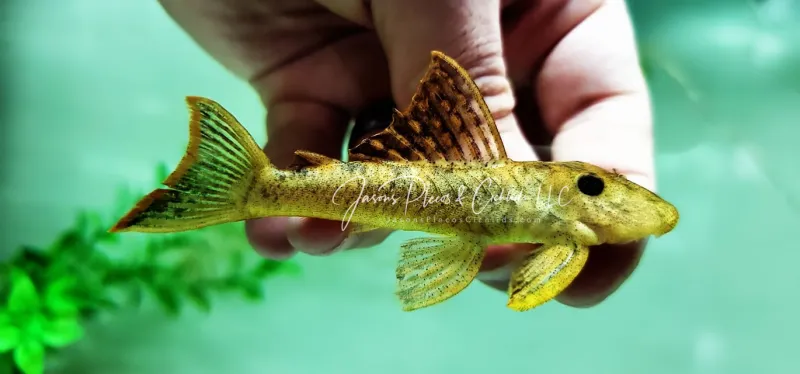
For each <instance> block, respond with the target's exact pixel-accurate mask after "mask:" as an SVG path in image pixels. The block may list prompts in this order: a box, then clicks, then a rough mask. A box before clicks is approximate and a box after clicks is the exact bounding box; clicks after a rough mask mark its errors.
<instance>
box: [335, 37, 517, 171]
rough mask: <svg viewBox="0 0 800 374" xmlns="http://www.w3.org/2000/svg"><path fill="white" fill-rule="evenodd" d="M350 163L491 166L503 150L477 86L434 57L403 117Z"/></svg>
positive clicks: (352, 156) (446, 60)
mask: <svg viewBox="0 0 800 374" xmlns="http://www.w3.org/2000/svg"><path fill="white" fill-rule="evenodd" d="M349 157H350V160H352V161H377V162H380V161H384V160H389V161H423V160H425V161H433V162H437V161H481V162H486V161H491V160H495V159H505V158H507V156H506V151H505V148H504V147H503V142H502V140H501V139H500V134H499V132H498V131H497V126H496V125H495V122H494V118H493V117H492V114H491V112H489V108H488V107H487V106H486V103H485V102H484V100H483V96H482V95H481V94H480V91H479V90H478V87H477V86H476V85H475V82H473V81H472V78H470V76H469V74H468V73H467V71H466V70H464V69H463V68H462V67H461V66H459V65H458V63H457V62H456V61H455V60H453V59H451V58H450V57H447V56H446V55H444V54H443V53H441V52H437V51H434V52H432V56H431V62H430V64H429V65H428V70H427V72H426V74H425V76H424V77H423V78H422V80H421V81H420V83H419V86H417V92H416V93H415V94H414V97H413V98H412V100H411V104H410V105H409V107H408V109H406V111H404V112H400V111H397V110H395V113H394V116H393V118H392V122H391V124H390V125H389V127H388V128H386V129H385V130H383V131H381V132H379V133H377V134H375V135H373V136H371V137H369V138H366V139H364V140H363V141H361V143H359V144H358V145H356V146H355V147H353V148H352V149H351V150H350V156H349Z"/></svg>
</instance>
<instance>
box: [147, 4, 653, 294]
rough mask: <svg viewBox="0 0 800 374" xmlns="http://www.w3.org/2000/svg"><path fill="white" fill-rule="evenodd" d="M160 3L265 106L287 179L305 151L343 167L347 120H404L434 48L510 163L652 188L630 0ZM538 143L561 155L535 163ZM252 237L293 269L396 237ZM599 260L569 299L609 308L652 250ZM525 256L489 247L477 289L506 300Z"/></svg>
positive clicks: (268, 228) (272, 148) (329, 228)
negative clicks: (491, 124)
mask: <svg viewBox="0 0 800 374" xmlns="http://www.w3.org/2000/svg"><path fill="white" fill-rule="evenodd" d="M161 3H162V5H163V6H164V8H165V9H166V10H167V12H168V13H169V14H170V15H171V16H172V17H173V18H174V19H175V20H176V22H178V24H180V25H181V26H182V27H183V28H184V29H185V30H186V31H187V32H188V33H189V34H190V35H191V36H192V37H193V38H194V39H195V40H196V41H197V42H198V43H199V44H200V46H201V47H203V48H204V49H205V50H206V51H207V52H209V53H210V54H211V55H212V56H214V57H215V58H216V59H217V60H218V61H220V62H221V63H222V64H223V65H224V66H226V67H227V68H228V69H230V70H231V71H233V72H234V73H235V74H237V75H238V76H240V77H241V78H243V79H247V80H248V81H249V82H250V83H251V84H252V85H253V87H254V88H255V89H256V90H257V91H258V93H259V94H260V95H261V98H262V101H263V103H264V105H265V106H266V108H267V123H268V124H269V126H268V128H267V131H268V142H267V145H266V147H265V152H266V153H267V155H268V156H269V157H270V159H271V160H272V161H273V163H275V164H276V165H277V166H279V167H283V166H288V165H289V163H291V161H292V160H293V152H294V151H295V150H298V149H305V150H310V151H314V152H317V153H321V154H325V155H327V156H330V157H336V158H338V157H339V156H340V151H341V146H342V142H343V141H344V138H345V131H346V129H347V124H348V122H349V121H350V120H351V119H352V118H353V117H355V116H356V115H358V114H359V113H362V112H364V110H365V109H366V108H368V107H370V105H372V104H373V103H375V102H379V101H381V100H384V99H386V98H387V97H391V98H393V100H394V102H395V103H396V104H397V106H398V107H399V108H405V107H406V106H407V105H408V103H409V101H410V99H411V96H412V95H413V93H414V91H415V89H416V85H417V83H418V81H419V78H420V77H421V76H422V74H423V73H424V69H425V68H426V67H427V64H428V62H429V59H430V51H431V50H440V51H442V52H444V53H445V54H447V55H449V56H451V57H453V58H455V59H456V60H457V61H458V62H459V63H460V64H461V65H462V66H463V67H464V68H465V69H467V71H468V72H469V73H470V75H471V76H472V77H473V78H474V80H475V82H476V84H477V85H478V87H479V89H480V90H481V92H482V93H483V95H484V98H485V100H486V102H487V105H488V106H489V108H490V110H491V111H492V113H493V115H494V117H495V120H496V123H497V126H498V130H499V132H500V134H501V137H502V138H503V142H504V144H505V147H506V150H507V153H508V155H509V157H511V158H512V159H514V160H518V161H523V160H537V159H540V158H542V157H545V158H549V157H551V156H552V159H554V160H581V161H586V162H590V163H593V164H596V165H598V166H602V167H605V168H608V169H612V168H614V169H616V170H617V171H618V172H620V173H623V174H625V175H626V176H628V177H629V178H630V179H632V180H634V181H636V182H637V183H639V184H641V185H643V186H645V187H648V188H651V189H652V188H653V187H654V176H653V173H654V171H653V169H654V167H653V150H652V130H651V128H652V123H651V122H652V120H651V112H650V103H649V97H648V94H647V89H646V85H645V81H644V78H643V76H642V73H641V70H640V68H639V64H638V56H637V52H636V46H635V41H634V38H633V31H632V26H631V22H630V19H629V17H628V14H627V11H626V8H625V3H624V1H623V0H607V1H602V0H572V1H570V0H541V1H528V0H516V1H513V0H512V1H500V0H437V1H430V0H372V1H363V0H318V1H312V0H293V1H280V0H230V1H226V2H219V1H214V0H161ZM515 97H516V100H518V103H517V105H515ZM531 143H533V144H552V147H551V148H550V152H545V153H546V154H545V155H537V153H536V152H535V151H534V149H533V147H531V145H530V144H531ZM247 234H248V237H249V239H250V241H251V243H252V244H253V245H254V247H256V248H257V250H259V252H261V253H262V254H263V255H265V256H268V257H272V258H285V257H288V256H291V255H292V254H293V253H294V252H295V251H297V250H302V251H304V252H307V253H310V254H318V255H323V254H330V253H333V252H335V251H337V250H343V249H348V248H361V247H368V246H371V245H375V244H378V243H380V242H381V241H382V240H383V239H385V237H386V235H388V232H387V231H373V232H369V233H366V234H362V235H348V233H347V232H342V231H341V228H340V222H333V221H324V220H318V219H307V218H286V217H273V218H263V219H258V220H253V221H250V222H248V223H247ZM601 247H602V248H601ZM601 247H598V248H592V250H591V251H590V256H589V261H588V263H587V265H586V267H585V268H584V270H583V271H582V272H581V274H580V275H579V276H578V278H577V279H576V280H575V281H574V282H573V284H572V285H571V286H570V287H569V288H567V290H565V291H564V292H563V293H562V294H561V295H560V296H559V297H558V298H557V300H559V301H560V302H562V303H565V304H568V305H572V306H590V305H594V304H596V303H598V302H600V301H602V300H603V299H605V298H606V297H607V296H608V295H610V294H611V293H612V292H613V291H614V290H616V289H617V287H619V285H620V284H621V283H622V282H623V281H624V280H625V279H626V278H627V277H628V276H629V275H630V273H631V272H632V271H633V269H634V268H635V266H636V264H638V261H639V258H640V257H641V255H642V250H643V247H644V243H643V242H642V243H635V244H632V245H626V246H601ZM525 252H526V251H525V249H524V248H522V247H521V245H504V246H494V247H491V248H488V249H487V255H486V259H485V260H484V264H483V267H482V274H481V275H480V276H479V279H480V280H482V281H484V282H485V283H486V284H488V285H490V286H492V287H495V288H498V289H501V290H505V289H506V287H507V284H508V277H509V272H510V269H511V267H513V265H514V264H515V263H516V262H517V261H518V260H519V257H520V254H523V253H525Z"/></svg>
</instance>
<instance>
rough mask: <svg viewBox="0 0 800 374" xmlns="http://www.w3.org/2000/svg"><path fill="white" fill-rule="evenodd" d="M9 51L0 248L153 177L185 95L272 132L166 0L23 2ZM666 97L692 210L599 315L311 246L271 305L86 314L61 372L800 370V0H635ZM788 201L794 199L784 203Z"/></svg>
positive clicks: (7, 33)
mask: <svg viewBox="0 0 800 374" xmlns="http://www.w3.org/2000/svg"><path fill="white" fill-rule="evenodd" d="M4 3H5V4H3V5H4V6H5V8H6V10H4V11H3V12H4V13H5V15H2V16H0V17H3V24H2V28H3V30H2V33H1V34H0V41H2V44H0V51H1V52H2V55H3V56H2V60H3V62H4V63H5V67H4V71H3V76H2V79H3V80H2V84H3V88H4V95H5V98H4V99H5V100H6V104H5V107H4V108H3V109H2V110H3V113H2V115H3V122H4V123H3V126H2V159H3V169H2V186H1V187H0V188H2V189H1V190H0V192H1V193H2V194H0V204H2V205H0V209H1V210H2V211H3V213H4V214H3V216H4V218H3V221H2V227H0V232H1V233H2V238H0V239H1V240H2V248H3V250H2V253H3V256H7V255H9V254H10V253H11V251H12V250H13V249H14V248H16V247H18V246H19V245H21V244H34V245H43V244H46V243H48V242H50V241H51V240H52V239H53V236H54V235H55V234H56V233H57V232H58V231H59V230H60V229H61V228H62V227H65V226H67V225H69V223H70V222H71V221H72V219H73V216H74V212H75V211H76V210H77V209H79V208H84V207H89V208H97V209H104V207H106V206H108V205H109V204H111V203H112V202H113V199H114V193H115V191H116V188H117V187H118V186H119V185H120V184H123V183H132V184H134V185H137V186H141V187H142V188H148V187H150V185H151V182H152V181H151V178H152V175H153V169H154V167H155V165H156V164H157V163H158V162H160V161H165V162H167V163H168V164H169V165H170V166H174V165H175V164H176V163H177V161H178V160H179V159H180V156H181V154H182V152H183V150H184V148H183V147H184V145H185V142H186V139H187V133H186V130H187V128H186V121H187V117H186V116H187V115H186V111H185V107H184V104H183V97H184V96H186V95H202V96H208V97H212V98H214V99H215V100H217V101H219V102H221V103H222V104H223V105H225V106H226V107H227V108H228V109H229V110H230V111H231V112H233V113H235V114H236V116H237V117H238V118H239V119H240V120H241V121H242V122H243V123H244V124H246V126H247V127H248V128H249V130H250V131H252V133H253V135H254V136H255V137H256V138H257V139H264V136H265V135H264V127H263V125H262V123H263V119H264V111H263V109H262V107H261V104H260V102H259V100H258V98H257V97H256V95H255V94H254V93H253V92H252V91H251V90H250V88H249V87H248V86H247V85H246V84H245V83H244V82H241V81H238V80H237V79H235V78H234V77H233V76H232V75H231V74H229V73H228V72H227V71H225V70H224V69H223V68H222V67H221V66H220V65H218V64H217V63H216V62H214V61H213V60H212V59H211V58H210V57H208V56H207V55H206V54H204V53H203V52H202V51H201V50H200V49H199V48H198V47H197V46H196V45H195V44H194V43H193V42H192V41H191V40H190V39H189V38H188V37H187V36H186V35H185V34H184V33H183V32H182V30H180V29H179V28H178V27H177V26H176V25H175V24H174V23H173V22H172V20H171V19H169V18H168V17H167V16H166V14H165V13H164V12H163V11H162V9H161V8H160V7H159V6H158V5H157V4H156V3H155V2H145V1H133V0H126V1H122V0H117V1H90V0H60V1H58V2H54V1H45V0H10V2H4ZM629 5H630V8H631V11H632V13H633V16H634V21H635V24H636V27H637V34H638V39H639V43H640V48H641V55H642V59H643V64H644V66H645V68H646V71H647V74H648V80H649V81H650V87H651V91H652V94H653V101H654V103H655V111H656V140H657V147H658V153H657V166H658V181H659V191H660V192H661V194H662V195H663V196H664V197H665V198H666V199H667V200H669V201H671V202H673V203H674V204H675V205H676V206H677V207H678V208H679V210H680V212H681V216H682V217H681V218H682V220H681V223H680V225H679V226H678V228H677V229H676V230H675V231H674V232H673V233H671V234H670V235H667V236H665V237H663V238H660V239H657V240H653V241H651V244H650V246H649V247H648V250H647V252H646V254H645V256H644V259H643V260H642V263H641V265H640V267H639V268H638V270H637V271H636V272H635V273H634V275H633V276H632V277H631V278H630V279H629V281H628V282H627V283H626V284H625V285H623V287H622V288H621V289H620V290H619V291H618V292H617V293H616V294H614V295H613V296H612V297H610V298H609V299H608V300H607V301H606V302H604V303H602V304H601V305H599V306H597V307H595V308H591V309H585V310H578V309H571V308H568V307H565V306H562V305H560V304H557V303H551V304H547V305H545V306H543V307H541V308H540V309H537V310H536V311H534V312H530V313H522V314H519V313H512V312H510V311H508V310H507V309H506V308H505V296H504V295H503V294H502V293H499V292H496V291H493V290H490V289H489V288H488V287H486V286H484V285H482V284H478V283H475V284H474V285H472V286H471V287H469V288H468V289H467V290H466V291H465V292H464V293H463V294H461V295H460V296H458V297H457V298H454V299H452V300H451V301H448V302H447V303H444V304H441V305H439V306H436V307H434V308H429V309H425V310H421V311H418V312H415V313H410V314H409V313H403V312H401V311H400V310H399V307H398V305H397V303H396V301H395V299H394V296H393V287H394V279H393V278H394V270H393V269H394V264H395V256H396V248H397V244H398V243H399V242H400V241H402V240H403V239H405V238H407V235H395V236H393V237H392V238H391V239H390V240H389V241H387V242H386V243H385V244H383V245H381V246H380V247H379V248H373V249H369V250H363V251H355V252H350V253H345V254H340V255H337V256H333V257H330V258H312V257H306V256H301V257H300V258H299V263H300V265H301V266H302V267H303V269H304V270H303V275H302V276H301V277H300V278H281V279H276V280H274V281H271V282H269V283H267V284H266V285H265V287H266V288H267V291H266V292H267V300H266V301H265V302H263V303H261V304H250V303H247V302H245V301H242V300H239V299H237V298H230V299H222V300H219V301H218V302H217V303H216V306H215V309H214V312H213V313H212V314H211V315H208V316H205V315H202V314H200V313H198V312H193V311H191V310H190V311H189V312H188V313H187V314H186V316H185V317H183V318H181V319H180V320H178V321H172V320H170V319H168V318H166V317H164V316H163V315H162V314H161V313H160V312H158V311H157V310H152V311H151V310H149V309H145V310H136V311H134V310H131V311H126V312H123V313H121V314H119V315H115V316H113V318H105V319H102V320H100V321H98V322H95V323H94V324H93V325H92V326H90V329H89V333H88V336H87V338H86V339H85V340H83V341H81V342H80V343H78V344H77V345H75V346H73V347H71V348H69V349H67V350H66V351H64V352H63V353H62V354H61V355H59V357H58V360H59V364H58V368H57V369H54V370H55V371H54V372H59V373H81V374H100V373H102V374H106V373H114V374H127V373H196V374H203V373H219V372H221V371H230V372H234V373H237V374H250V373H282V374H283V373H285V374H289V373H291V374H306V373H359V372H386V373H488V372H518V373H544V372H548V373H552V372H558V373H648V374H651V373H652V374H656V373H670V374H672V373H748V374H749V373H795V372H798V371H797V370H798V368H797V367H798V366H800V365H798V364H800V356H798V354H797V348H798V347H800V342H798V338H797V337H798V336H800V323H799V322H798V316H800V302H798V298H797V295H798V289H799V288H800V276H798V274H797V271H798V270H797V264H798V263H800V247H798V244H797V241H796V240H795V238H796V236H797V233H798V229H800V225H799V224H800V217H799V214H798V212H800V204H798V198H799V197H800V166H798V162H800V152H798V149H797V148H798V145H797V144H796V143H797V141H796V139H797V138H798V136H800V4H798V2H797V1H792V0H768V1H760V2H757V1H735V0H725V1H674V0H673V1H666V0H659V1H655V0H636V1H629ZM792 204H794V205H792Z"/></svg>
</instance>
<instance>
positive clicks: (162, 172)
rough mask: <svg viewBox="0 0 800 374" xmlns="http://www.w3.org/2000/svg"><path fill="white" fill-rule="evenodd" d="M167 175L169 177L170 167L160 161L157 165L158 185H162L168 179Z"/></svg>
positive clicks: (156, 180) (156, 176)
mask: <svg viewBox="0 0 800 374" xmlns="http://www.w3.org/2000/svg"><path fill="white" fill-rule="evenodd" d="M167 177H169V167H167V164H166V163H163V162H160V163H159V164H158V166H156V173H155V178H156V179H155V182H156V186H161V183H162V182H164V181H165V180H167Z"/></svg>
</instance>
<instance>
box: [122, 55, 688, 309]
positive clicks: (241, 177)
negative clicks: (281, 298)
mask: <svg viewBox="0 0 800 374" xmlns="http://www.w3.org/2000/svg"><path fill="white" fill-rule="evenodd" d="M186 103H187V106H188V109H189V114H190V120H189V144H188V146H187V150H186V152H185V154H184V156H183V158H182V159H181V160H180V162H179V163H178V165H177V167H176V168H175V169H174V170H173V171H172V173H171V174H170V175H169V176H168V177H167V178H166V179H165V180H164V181H163V184H164V185H165V186H166V188H159V189H156V190H154V191H152V192H151V193H149V194H148V195H146V196H144V197H143V198H142V199H141V200H140V201H138V202H137V203H136V205H135V206H134V207H133V208H131V210H130V211H129V212H128V213H127V214H125V215H124V216H123V217H122V218H120V219H119V221H118V222H117V223H116V224H115V225H114V226H113V227H112V228H111V229H110V230H109V231H110V232H142V233H171V232H180V231H186V230H194V229H199V228H202V227H206V226H210V225H218V224H224V223H229V222H235V221H242V220H249V219H254V218H259V217H275V216H297V217H312V218H320V219H327V220H341V222H342V229H343V230H348V229H349V230H350V234H352V233H359V232H366V231H371V230H377V229H392V230H396V231H411V232H420V233H422V234H425V235H422V236H420V237H415V238H413V239H409V240H407V241H406V242H404V243H403V244H402V245H401V246H400V249H399V252H400V253H399V259H398V263H397V268H396V271H395V276H396V280H397V281H396V290H395V294H396V296H397V299H398V300H399V302H400V304H401V307H402V310H404V311H413V310H418V309H422V308H426V307H429V306H432V305H436V304H439V303H441V302H444V301H445V300H448V299H450V298H452V297H454V296H456V295H457V294H459V293H460V292H461V291H463V290H464V289H465V288H466V287H467V286H469V285H470V284H471V283H472V281H473V280H474V279H475V278H476V276H477V274H478V271H479V269H480V266H481V263H482V261H483V258H484V255H485V249H486V247H487V246H489V245H493V244H506V243H533V244H538V246H536V249H535V250H532V251H531V253H529V254H528V255H527V257H526V258H525V259H524V261H522V262H521V263H520V264H519V266H518V267H517V268H516V269H514V270H513V271H512V274H511V279H510V282H509V287H508V301H507V307H508V308H509V309H511V310H513V311H519V312H522V311H527V310H531V309H533V308H536V307H538V306H540V305H542V304H544V303H546V302H548V301H549V300H551V299H553V298H555V297H556V296H557V295H558V294H559V293H561V292H562V291H563V290H564V289H565V288H566V287H567V286H569V284H570V283H571V282H572V281H573V280H574V279H575V277H576V276H577V275H578V274H579V273H580V271H581V270H582V268H583V267H584V265H585V264H586V260H587V258H588V253H589V247H591V246H596V245H599V244H602V243H627V242H631V241H636V240H640V239H644V238H647V237H650V236H656V237H659V236H661V235H664V234H666V233H668V232H670V231H672V230H673V229H674V227H675V226H676V225H677V222H678V219H679V214H678V211H677V209H676V208H675V207H674V206H673V205H672V204H670V203H669V202H667V201H666V200H664V199H662V198H661V197H659V196H658V195H657V194H656V193H654V192H652V191H650V190H649V189H647V188H644V187H642V186H640V185H638V184H636V183H634V182H633V181H630V180H628V179H627V178H626V177H625V176H623V175H621V174H618V173H617V172H616V171H614V170H611V171H609V170H606V169H603V168H601V167H599V166H596V165H592V164H590V163H586V162H581V161H514V160H511V159H510V158H509V157H508V156H507V154H506V150H505V148H504V145H503V142H502V140H501V138H500V134H499V132H498V129H497V126H496V125H495V122H494V118H493V116H492V114H491V112H490V110H489V109H488V107H487V105H486V103H485V101H484V99H483V96H482V95H481V93H480V91H479V90H478V87H477V86H476V84H475V82H474V81H473V80H472V78H471V77H470V75H469V74H468V73H467V71H466V70H465V69H464V68H463V67H461V66H460V65H459V64H458V62H457V61H455V60H454V59H453V58H451V57H449V56H447V55H445V54H444V53H442V52H439V51H432V53H431V59H430V62H429V64H428V66H427V70H426V71H425V74H424V76H423V78H422V79H421V80H420V82H419V84H418V86H417V89H416V92H415V93H414V95H413V97H412V100H411V102H410V104H409V106H408V107H407V108H406V109H405V110H404V111H400V110H397V109H395V110H394V112H393V114H392V120H391V123H390V125H389V126H388V127H387V128H385V129H384V130H382V131H380V132H377V133H375V134H374V135H371V136H369V137H366V138H365V139H363V140H362V141H360V142H358V143H357V144H356V145H355V146H353V147H352V148H350V150H349V152H348V155H347V159H346V160H340V159H337V158H331V157H327V156H325V155H321V154H318V153H314V152H310V151H307V150H297V151H296V152H295V154H294V156H295V158H294V161H293V163H292V164H291V165H290V166H289V167H285V168H278V167H276V166H275V165H273V164H272V163H271V162H270V160H269V159H268V158H267V156H266V155H265V154H264V152H263V151H262V149H261V148H260V147H259V146H258V144H257V143H256V142H255V140H254V139H253V138H252V136H251V135H250V133H249V132H248V131H247V130H246V129H245V128H244V126H243V125H242V124H241V123H240V122H239V121H238V120H237V119H236V118H235V117H234V116H233V115H232V114H231V113H230V112H228V111H227V110H226V109H225V108H224V107H223V106H222V105H221V104H219V103H217V102H215V101H213V100H211V99H208V98H204V97H198V96H189V97H187V98H186Z"/></svg>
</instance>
